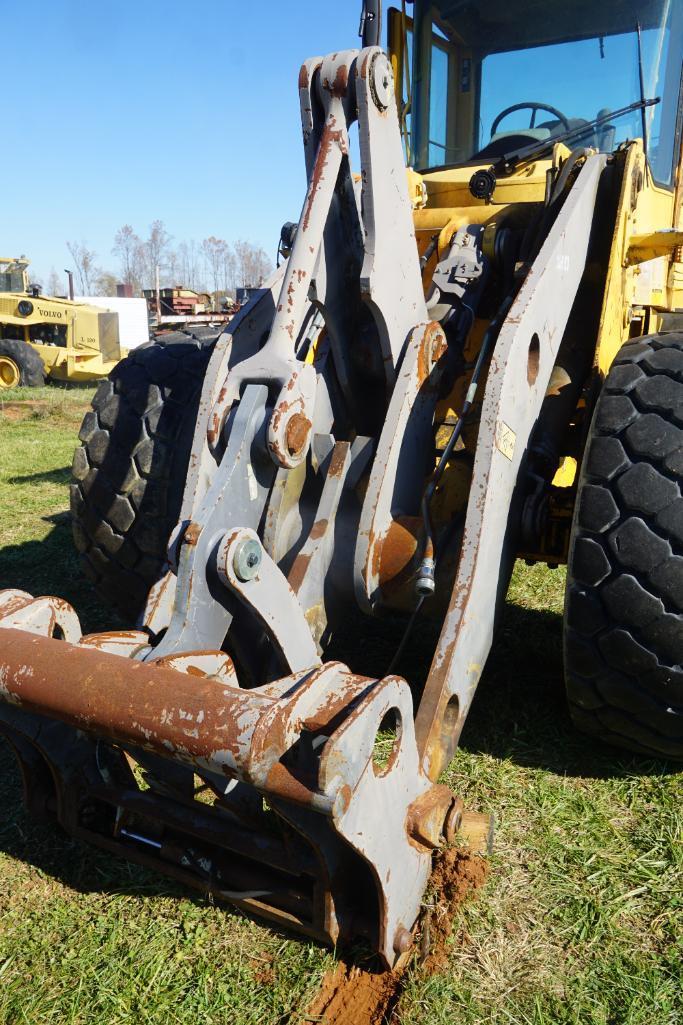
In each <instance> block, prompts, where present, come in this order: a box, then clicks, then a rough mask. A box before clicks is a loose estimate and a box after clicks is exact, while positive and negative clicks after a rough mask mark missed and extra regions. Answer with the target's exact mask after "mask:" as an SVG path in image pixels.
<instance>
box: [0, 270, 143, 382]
mask: <svg viewBox="0 0 683 1025" xmlns="http://www.w3.org/2000/svg"><path fill="white" fill-rule="evenodd" d="M27 268H28V261H27V260H24V259H9V258H7V257H1V258H0V389H3V388H16V387H18V386H19V385H21V386H24V387H27V388H36V387H40V386H41V385H43V384H45V380H46V378H50V379H51V380H55V381H96V380H98V379H100V378H103V377H106V376H107V374H109V373H110V372H111V370H113V368H114V367H115V366H116V364H117V363H118V362H119V360H120V359H121V358H122V357H123V356H124V355H126V353H125V351H123V350H122V349H121V346H120V344H119V318H118V314H116V313H113V312H111V311H110V310H102V309H99V308H98V307H96V306H89V305H88V304H87V303H78V302H74V301H73V300H70V299H57V298H53V297H50V296H44V295H41V294H40V290H39V289H38V288H37V287H35V286H31V285H30V284H29V279H28V270H27Z"/></svg>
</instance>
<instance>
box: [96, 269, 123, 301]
mask: <svg viewBox="0 0 683 1025" xmlns="http://www.w3.org/2000/svg"><path fill="white" fill-rule="evenodd" d="M118 283H119V279H118V277H117V276H116V274H112V272H111V271H108V270H103V271H100V272H99V274H98V275H97V278H96V279H95V290H94V292H93V295H110V296H115V295H116V286H117V285H118Z"/></svg>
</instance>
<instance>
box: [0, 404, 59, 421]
mask: <svg viewBox="0 0 683 1025" xmlns="http://www.w3.org/2000/svg"><path fill="white" fill-rule="evenodd" d="M47 407H48V403H47V402H45V401H35V402H18V401H17V402H2V401H1V400H0V413H2V415H3V416H4V417H5V419H6V420H11V421H12V422H15V421H17V420H28V418H29V417H31V416H33V415H34V414H37V415H38V416H43V415H46V414H47V411H48V409H47Z"/></svg>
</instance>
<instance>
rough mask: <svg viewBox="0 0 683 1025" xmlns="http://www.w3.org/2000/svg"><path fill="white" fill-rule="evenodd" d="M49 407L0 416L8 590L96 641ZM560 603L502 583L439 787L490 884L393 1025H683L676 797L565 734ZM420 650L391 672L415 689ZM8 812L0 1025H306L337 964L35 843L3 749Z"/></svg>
mask: <svg viewBox="0 0 683 1025" xmlns="http://www.w3.org/2000/svg"><path fill="white" fill-rule="evenodd" d="M44 391H45V394H42V393H41V394H40V395H38V396H36V394H35V393H33V392H32V393H29V396H28V397H30V399H35V398H36V397H37V398H38V399H40V400H41V401H45V402H47V408H45V407H40V408H39V410H38V415H36V416H34V417H31V416H30V414H27V415H26V416H23V414H22V416H23V418H21V419H17V420H12V421H9V420H8V419H7V418H6V417H5V416H3V415H2V411H1V409H0V526H1V529H2V548H1V549H0V586H3V587H8V586H13V587H23V588H25V589H26V590H29V591H32V592H33V593H59V594H62V595H64V596H66V597H67V598H69V600H70V601H72V602H73V603H74V604H75V605H76V607H77V608H78V611H79V612H80V613H81V614H82V619H83V621H84V624H85V625H86V627H87V629H98V628H102V627H105V626H107V625H112V623H113V622H114V617H113V616H112V615H111V614H110V613H108V612H107V611H106V610H103V609H102V608H101V607H100V605H99V603H98V602H97V599H96V597H95V595H94V594H93V592H92V591H91V590H90V588H89V585H87V583H86V582H84V581H83V580H82V579H81V578H80V576H79V571H78V565H77V560H76V558H75V556H74V553H73V550H72V547H71V540H70V530H69V523H68V515H67V512H66V510H67V507H68V501H67V482H68V468H69V465H70V462H71V455H72V451H73V448H74V445H75V443H76V434H77V430H78V424H79V422H80V419H81V416H82V413H83V410H84V406H85V403H86V401H87V398H88V393H87V392H72V391H70V390H69V391H61V392H57V391H56V389H53V388H48V389H45V390H44ZM26 397H27V396H26V395H24V396H23V397H22V396H21V395H17V394H16V393H15V394H11V395H10V394H9V393H5V395H3V397H2V398H3V400H7V401H13V402H14V401H17V400H19V401H21V399H22V398H26ZM563 586H564V578H563V572H562V571H561V570H556V571H554V572H551V571H548V570H546V569H544V568H542V567H533V568H531V569H529V568H526V567H523V566H518V568H517V570H516V572H515V575H514V578H513V582H512V586H511V590H510V595H509V601H508V605H507V608H506V611H505V615H504V617H503V621H502V623H501V628H500V631H499V634H498V639H497V643H496V647H495V649H494V652H493V654H492V657H491V659H490V660H489V665H488V667H487V671H486V673H485V676H484V679H483V680H482V683H481V685H480V688H479V691H478V694H477V697H476V699H475V703H474V706H473V709H472V713H471V716H470V719H469V720H468V723H467V726H466V728H465V731H464V733H463V737H462V742H461V747H460V750H459V752H458V754H457V756H456V758H455V760H454V762H453V763H452V765H451V766H450V768H449V770H448V772H447V773H446V775H445V778H446V779H447V781H448V782H449V784H450V785H451V786H452V787H453V788H454V789H455V790H456V791H457V792H458V793H460V794H462V796H463V797H464V799H465V802H466V804H467V805H468V806H470V807H472V808H475V809H481V810H487V811H492V812H493V813H494V814H495V816H496V820H497V836H496V846H495V853H494V856H493V859H492V871H491V874H490V877H489V881H488V883H487V885H486V887H485V888H484V890H483V891H482V892H481V894H480V896H479V899H478V900H476V901H474V902H471V903H470V904H468V905H467V906H466V907H465V908H463V910H462V912H461V914H460V916H459V918H458V921H457V923H456V928H455V931H454V936H453V941H452V945H451V948H450V967H449V971H448V972H447V973H444V974H441V975H437V976H433V977H431V978H425V977H424V976H423V975H422V974H421V973H420V972H419V970H417V969H413V970H411V971H410V972H409V974H408V977H407V980H406V988H405V991H404V993H403V996H402V999H401V1002H400V1008H399V1014H400V1021H401V1022H402V1023H404V1025H407V1023H410V1025H437V1023H438V1025H453V1023H458V1025H475V1023H476V1025H480V1023H484V1022H486V1023H496V1025H497V1023H500V1025H518V1023H519V1025H546V1023H547V1025H555V1023H560V1025H564V1023H567V1025H569V1023H571V1025H679V1023H680V1022H683V985H682V978H681V964H682V963H683V928H682V925H681V919H682V918H683V907H682V905H683V852H682V847H681V839H682V818H683V812H682V810H681V791H682V787H681V784H682V782H683V777H682V776H681V774H680V773H678V772H676V771H675V770H674V767H673V766H670V765H666V764H664V763H656V762H647V761H643V760H638V759H635V758H631V757H630V756H629V755H628V754H625V753H623V752H618V751H615V750H610V749H606V748H601V747H600V746H599V745H596V744H595V743H593V742H592V741H588V740H586V739H584V738H582V737H581V736H580V735H578V734H576V733H575V731H574V730H573V728H572V726H571V724H570V723H569V721H568V717H567V713H566V710H565V706H564V699H563V692H562V687H563V684H562V666H561V650H560V648H561V620H560V613H561V608H562V592H563ZM377 634H378V636H380V638H381V642H378V645H377V648H376V650H375V649H370V648H368V649H367V650H366V649H365V648H364V650H363V654H362V658H359V656H358V652H355V653H352V654H353V660H354V662H355V661H356V659H358V662H359V663H361V664H363V665H366V666H370V665H371V666H372V669H370V670H369V671H381V669H382V666H383V665H385V662H386V650H387V644H388V645H389V646H391V644H395V643H396V642H397V638H396V637H395V636H394V635H393V634H392V632H391V628H390V627H386V626H384V625H381V628H380V626H378V628H377ZM420 648H421V646H420V647H417V646H413V648H412V651H409V652H407V653H406V656H405V659H404V663H405V664H404V666H403V668H404V671H406V672H410V673H411V674H412V673H413V672H415V673H416V674H417V671H418V666H417V662H418V661H419V660H421V659H422V655H421V654H420ZM375 663H376V664H375ZM355 667H356V668H357V667H358V666H357V665H356V666H355ZM0 808H2V814H0V1022H2V1023H5V1022H8V1023H9V1022H12V1023H15V1022H16V1023H19V1022H21V1023H25V1022H29V1023H34V1022H35V1023H37V1022H40V1023H43V1022H50V1023H59V1025H61V1023H67V1022H68V1023H88V1025H91V1023H95V1025H105V1023H106V1025H111V1023H123V1022H135V1023H136V1025H137V1023H159V1025H161V1023H164V1025H165V1023H174V1022H178V1023H180V1022H183V1023H188V1022H201V1023H210V1022H214V1023H224V1022H230V1023H231V1025H247V1023H252V1022H253V1023H276V1022H279V1023H285V1022H291V1023H295V1022H297V1021H298V1020H300V1012H301V1010H302V1009H303V1008H304V1007H305V1006H306V1003H307V1001H308V999H309V998H310V996H311V994H312V993H313V992H314V990H315V988H316V986H317V984H318V982H319V979H320V977H321V975H322V973H323V972H324V971H325V970H326V969H327V968H328V967H329V966H330V965H331V964H332V963H333V957H332V955H331V954H330V953H329V952H327V951H325V950H324V949H322V948H320V947H318V946H316V945H314V944H310V943H307V942H304V941H300V940H298V939H294V938H292V937H290V936H286V935H284V934H282V933H280V932H277V931H275V930H271V929H269V928H267V927H266V926H263V925H261V924H259V923H256V922H252V921H250V920H248V919H246V918H244V917H243V916H241V915H239V914H237V913H234V912H232V911H230V910H229V909H225V908H219V907H216V906H214V905H212V904H211V903H209V902H206V901H203V900H201V899H197V898H196V897H193V896H192V895H189V894H188V893H187V892H185V891H184V890H182V889H181V888H179V887H176V886H174V885H173V884H172V883H168V882H167V881H165V880H164V879H162V878H160V877H158V876H156V875H154V874H152V873H148V872H145V871H143V870H141V869H139V868H136V867H133V866H129V865H127V864H125V863H122V862H119V861H114V860H112V859H111V858H110V857H109V856H107V855H104V854H102V853H100V852H97V851H93V850H90V849H87V848H85V847H83V846H81V845H80V844H78V843H76V842H74V841H71V840H69V839H67V838H65V837H63V836H59V835H57V834H55V833H54V832H52V831H51V830H47V829H45V828H42V827H41V826H39V825H37V824H35V823H33V822H32V821H31V820H29V819H28V818H27V817H26V815H25V813H24V811H23V808H22V805H21V792H20V782H19V778H18V773H17V771H16V768H15V765H14V761H13V759H12V757H11V756H10V754H9V751H8V750H7V748H5V747H4V746H3V745H1V744H0Z"/></svg>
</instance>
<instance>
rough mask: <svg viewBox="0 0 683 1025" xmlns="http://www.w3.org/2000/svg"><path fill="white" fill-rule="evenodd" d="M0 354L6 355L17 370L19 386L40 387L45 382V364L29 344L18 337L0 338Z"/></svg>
mask: <svg viewBox="0 0 683 1025" xmlns="http://www.w3.org/2000/svg"><path fill="white" fill-rule="evenodd" d="M0 356H7V357H8V358H9V359H11V360H12V362H13V363H14V364H15V365H16V367H17V369H18V371H19V386H20V387H22V388H42V386H43V385H44V384H45V365H44V363H43V361H42V359H41V358H40V356H39V355H38V353H37V352H36V350H35V349H32V348H31V346H30V345H29V344H28V343H27V342H24V341H22V340H21V339H20V338H0Z"/></svg>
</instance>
